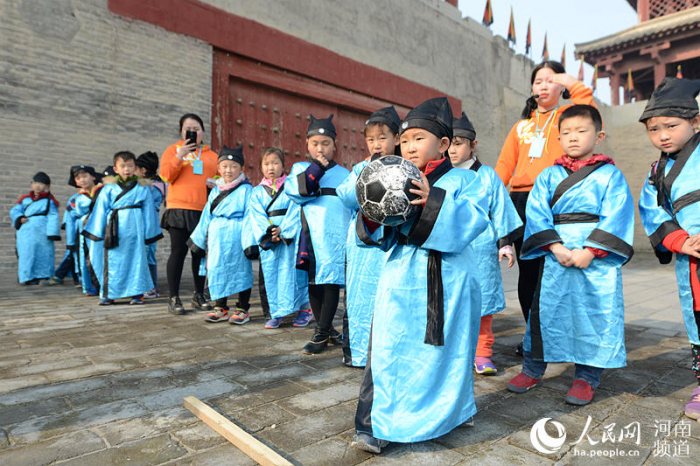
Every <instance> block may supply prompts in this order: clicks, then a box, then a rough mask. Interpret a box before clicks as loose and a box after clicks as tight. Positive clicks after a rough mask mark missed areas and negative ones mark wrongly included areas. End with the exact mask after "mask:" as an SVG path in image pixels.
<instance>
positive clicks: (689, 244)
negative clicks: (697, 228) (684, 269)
mask: <svg viewBox="0 0 700 466" xmlns="http://www.w3.org/2000/svg"><path fill="white" fill-rule="evenodd" d="M699 246H700V245H699V244H698V238H697V236H696V235H694V236H690V237H689V238H688V239H687V240H685V242H684V243H683V246H681V254H686V255H688V256H692V257H695V258H696V259H700V251H698V250H697V248H698V247H699Z"/></svg>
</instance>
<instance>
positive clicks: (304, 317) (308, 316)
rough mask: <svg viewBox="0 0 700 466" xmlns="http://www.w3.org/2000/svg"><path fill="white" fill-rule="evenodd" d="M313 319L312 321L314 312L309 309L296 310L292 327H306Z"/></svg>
mask: <svg viewBox="0 0 700 466" xmlns="http://www.w3.org/2000/svg"><path fill="white" fill-rule="evenodd" d="M313 321H314V313H313V312H311V309H303V310H301V311H299V312H297V316H296V317H295V318H294V322H292V327H297V328H302V327H306V326H307V325H309V324H310V323H311V322H313Z"/></svg>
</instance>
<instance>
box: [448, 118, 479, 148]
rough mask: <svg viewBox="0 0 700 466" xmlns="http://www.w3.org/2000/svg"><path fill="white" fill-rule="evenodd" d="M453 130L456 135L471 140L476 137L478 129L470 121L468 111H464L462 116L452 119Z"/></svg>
mask: <svg viewBox="0 0 700 466" xmlns="http://www.w3.org/2000/svg"><path fill="white" fill-rule="evenodd" d="M452 132H453V133H454V136H459V137H462V138H467V139H469V140H470V141H473V140H474V139H476V130H475V129H474V125H472V122H471V121H469V117H468V116H467V114H466V113H464V112H462V116H461V117H459V118H455V119H454V120H452Z"/></svg>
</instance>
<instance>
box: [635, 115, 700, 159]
mask: <svg viewBox="0 0 700 466" xmlns="http://www.w3.org/2000/svg"><path fill="white" fill-rule="evenodd" d="M698 123H700V116H696V117H695V118H693V119H692V120H686V119H684V118H678V117H665V116H658V117H652V118H649V119H648V120H647V121H646V127H647V135H648V136H649V139H650V140H651V143H652V144H653V145H654V147H656V148H657V149H659V150H661V151H663V152H666V153H667V154H673V153H674V152H678V151H679V150H681V149H682V148H683V146H685V145H686V143H687V142H688V141H690V138H692V137H693V134H695V127H697V125H698Z"/></svg>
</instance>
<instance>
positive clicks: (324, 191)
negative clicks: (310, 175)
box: [319, 188, 338, 196]
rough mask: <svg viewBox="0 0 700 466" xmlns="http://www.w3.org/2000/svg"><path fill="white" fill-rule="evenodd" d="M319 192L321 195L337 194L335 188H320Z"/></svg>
mask: <svg viewBox="0 0 700 466" xmlns="http://www.w3.org/2000/svg"><path fill="white" fill-rule="evenodd" d="M319 194H320V195H321V196H337V195H338V193H336V192H335V188H321V189H319Z"/></svg>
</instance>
